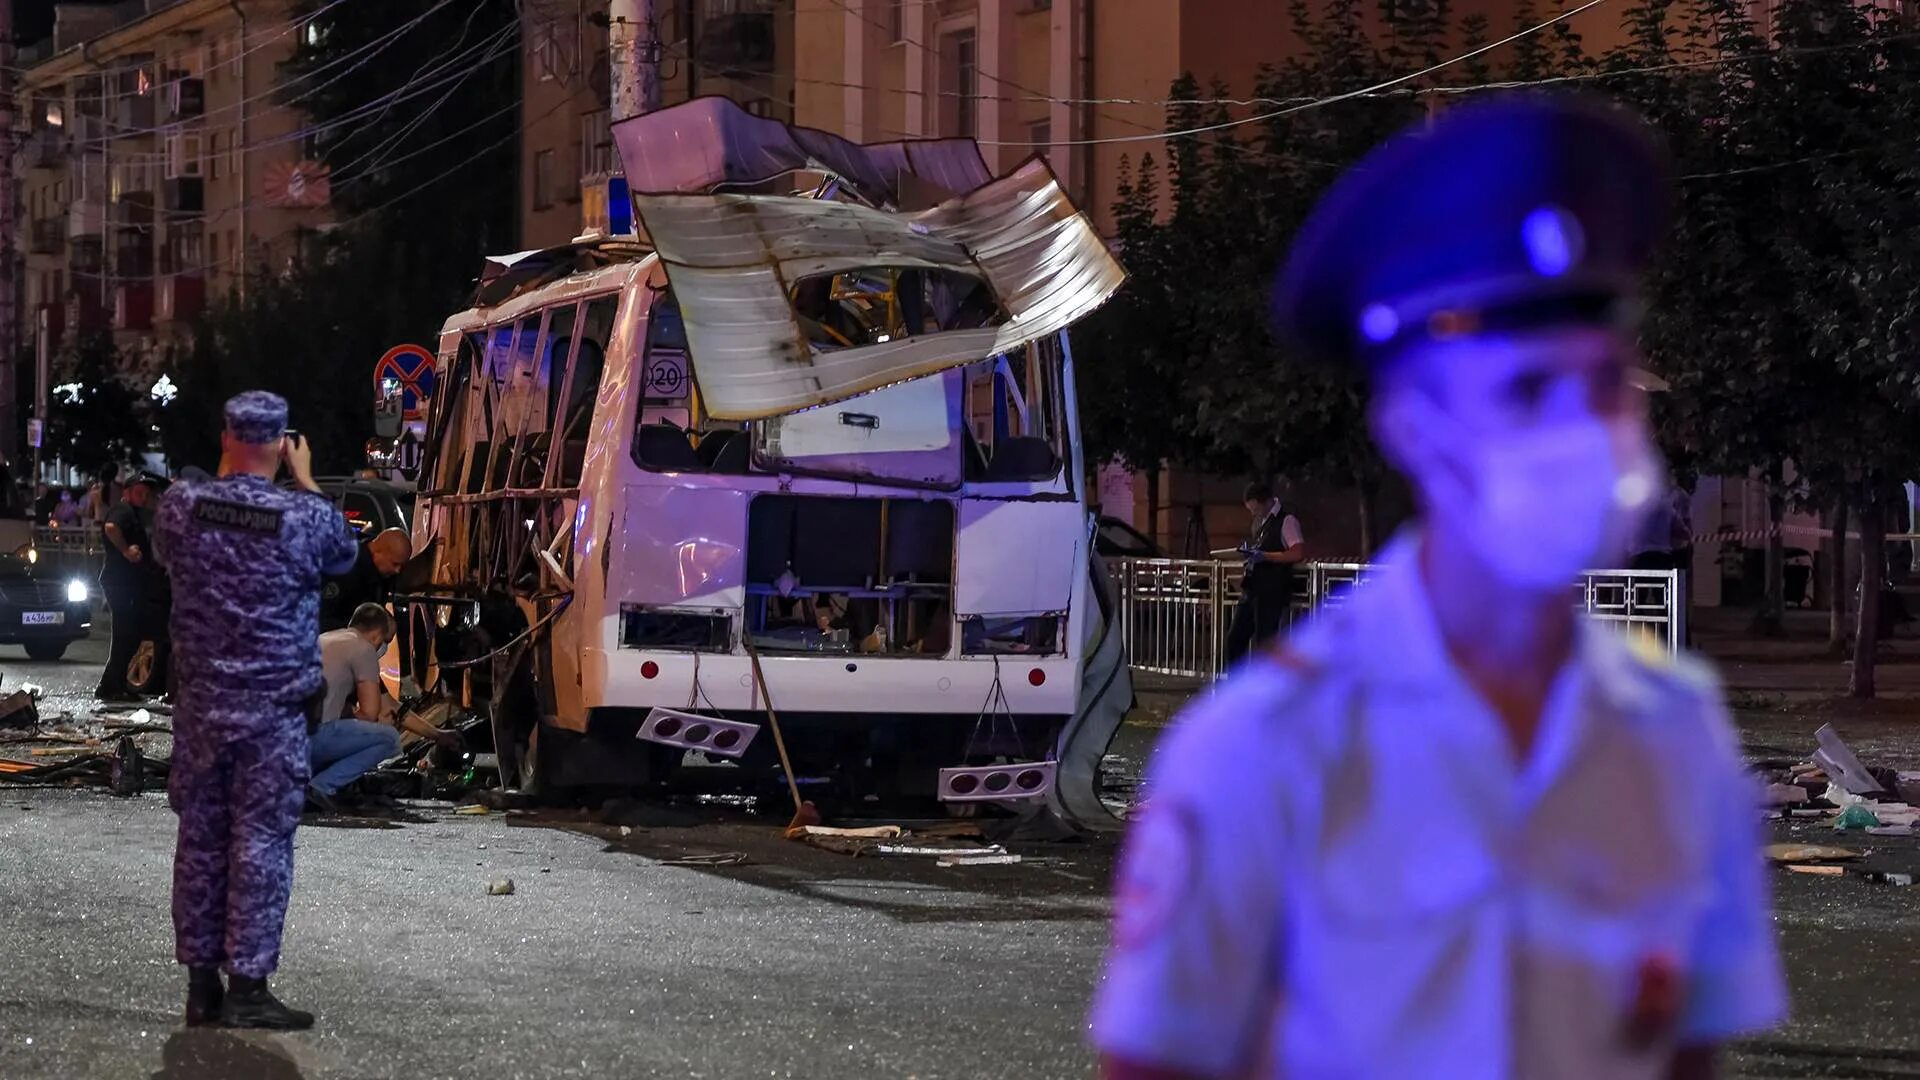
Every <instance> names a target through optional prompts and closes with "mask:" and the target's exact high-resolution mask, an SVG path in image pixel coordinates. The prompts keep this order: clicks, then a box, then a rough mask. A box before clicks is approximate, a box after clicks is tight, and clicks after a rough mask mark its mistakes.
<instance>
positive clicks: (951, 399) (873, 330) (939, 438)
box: [633, 274, 1067, 490]
mask: <svg viewBox="0 0 1920 1080" xmlns="http://www.w3.org/2000/svg"><path fill="white" fill-rule="evenodd" d="M936 276H937V275H936ZM948 276H949V277H954V278H959V276H958V275H948ZM849 277H854V278H857V277H858V275H844V274H843V275H838V276H835V277H834V278H833V279H832V280H833V282H835V284H834V286H833V288H834V292H833V293H832V294H831V295H833V296H835V297H839V298H840V299H836V300H834V302H833V306H834V310H835V311H837V312H839V313H840V314H839V315H837V316H835V318H834V319H832V320H828V321H827V322H819V323H808V322H807V321H806V320H805V319H803V323H802V324H803V325H806V326H808V327H809V334H810V337H812V336H815V335H816V334H819V335H825V336H826V337H827V338H829V339H832V340H835V341H840V342H843V343H844V344H856V343H862V344H864V343H872V342H876V341H877V342H882V343H884V342H886V341H887V340H888V337H887V336H886V331H885V329H884V328H886V327H892V328H894V329H895V330H899V329H900V328H901V327H900V324H901V323H902V321H903V320H904V321H906V322H914V321H915V320H916V319H917V318H918V317H917V316H910V317H909V316H902V315H901V314H899V313H898V312H897V311H893V310H891V309H890V308H889V305H895V306H897V305H899V304H900V300H899V296H900V295H901V290H900V289H898V288H897V287H896V288H894V289H892V290H891V291H887V290H880V289H878V288H877V287H876V288H875V289H874V290H872V291H869V292H859V290H858V289H857V288H856V286H858V284H859V281H858V280H855V281H852V282H846V281H843V279H847V278H849ZM814 280H816V281H819V282H825V281H827V280H828V279H827V278H825V277H823V278H820V279H814ZM959 280H961V281H966V280H969V279H964V278H959ZM869 284H871V282H869ZM808 287H809V283H808V282H807V281H803V282H802V283H801V285H800V286H799V287H798V288H797V293H803V292H804V291H805V289H806V288H808ZM843 288H844V289H845V291H844V292H843V291H841V290H842V289H843ZM856 294H857V295H858V296H859V297H861V298H862V299H860V300H859V302H858V303H854V301H853V300H851V299H847V298H848V297H853V296H855V295H856ZM970 295H976V294H970V293H963V292H960V291H954V290H946V291H944V292H942V291H941V290H929V291H928V292H926V293H925V294H923V295H922V299H924V300H925V301H926V302H928V303H929V304H936V306H942V310H945V311H946V312H947V313H948V315H949V316H951V315H952V314H953V313H954V312H956V311H958V310H959V309H960V308H962V307H964V306H965V305H966V304H967V303H968V302H969V301H968V299H967V296H970ZM956 305H957V306H956ZM796 310H804V308H803V305H802V302H801V300H800V299H796ZM652 312H653V313H652V316H651V317H650V319H649V321H648V333H647V352H646V361H645V365H646V366H645V373H644V375H643V383H644V385H645V386H646V388H647V389H646V394H645V397H644V399H643V401H642V403H641V407H640V409H639V410H638V412H637V414H636V420H637V424H636V430H635V433H634V443H633V457H634V460H635V462H636V463H637V464H639V465H640V466H641V467H642V468H645V469H649V470H653V471H659V472H708V473H734V474H746V473H752V472H763V473H766V472H770V473H789V474H796V475H811V476H826V477H839V478H846V479H854V480H877V481H890V482H896V483H901V484H905V485H908V486H915V487H931V488H939V489H948V490H951V489H954V488H958V487H960V486H961V485H963V484H970V483H1004V482H1025V483H1033V482H1043V481H1048V480H1052V479H1054V478H1056V477H1058V476H1059V475H1060V473H1061V471H1062V469H1063V467H1064V463H1065V461H1066V458H1067V453H1066V450H1067V437H1066V424H1065V417H1066V409H1065V400H1064V397H1063V387H1062V379H1061V375H1062V359H1063V358H1062V354H1061V351H1060V348H1059V345H1058V342H1057V341H1055V340H1054V339H1051V338H1048V339H1043V340H1042V341H1038V342H1035V343H1033V344H1031V345H1028V346H1025V347H1023V348H1020V349H1016V350H1014V351H1013V352H1012V353H1010V354H1008V355H1005V356H997V357H992V358H989V359H986V360H981V361H977V362H974V363H972V364H968V365H965V366H960V367H954V368H950V369H948V370H946V371H944V372H940V373H937V374H935V375H930V376H926V377H923V378H918V379H911V380H908V381H906V382H901V383H896V384H894V385H892V386H887V387H883V388H881V389H879V390H874V391H871V392H869V393H865V394H861V395H858V396H856V397H852V398H848V399H846V400H844V401H840V402H836V403H834V404H831V405H823V406H819V407H816V408H812V409H804V410H801V411H799V412H793V413H787V414H785V415H781V416H775V417H770V418H768V419H765V420H758V421H752V422H748V423H734V422H727V421H715V420H712V419H710V418H707V417H704V416H703V415H702V413H701V411H700V408H699V394H698V389H697V387H696V386H695V385H694V380H693V378H692V373H691V366H690V362H689V359H688V352H687V345H686V333H685V329H684V326H683V324H682V321H681V317H680V312H679V308H678V306H677V305H676V304H675V303H674V301H673V298H672V295H671V293H670V292H667V293H663V294H662V295H661V296H659V297H658V298H657V299H656V301H655V303H654V305H653V309H652ZM924 325H926V326H928V327H930V328H931V327H934V326H938V325H947V324H946V323H944V322H933V321H929V322H927V323H925V324H924ZM815 327H817V328H818V329H817V330H816V329H815Z"/></svg>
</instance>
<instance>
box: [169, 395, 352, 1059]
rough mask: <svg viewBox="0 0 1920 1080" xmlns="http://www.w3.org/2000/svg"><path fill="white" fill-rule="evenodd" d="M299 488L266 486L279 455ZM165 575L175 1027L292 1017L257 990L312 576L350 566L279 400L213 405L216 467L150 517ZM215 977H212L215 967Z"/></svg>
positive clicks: (267, 950)
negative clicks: (170, 679)
mask: <svg viewBox="0 0 1920 1080" xmlns="http://www.w3.org/2000/svg"><path fill="white" fill-rule="evenodd" d="M283 464H284V465H285V467H286V468H287V471H288V472H289V474H290V475H291V476H292V478H293V480H294V483H295V484H296V485H297V487H298V490H291V491H290V490H287V489H285V488H281V487H279V486H277V485H275V484H274V478H275V477H276V476H277V475H278V474H279V472H280V468H281V466H282V465H283ZM153 541H154V549H155V554H156V555H157V556H158V557H159V559H160V562H161V563H162V564H163V565H164V566H165V567H166V568H167V570H168V571H169V573H171V575H172V577H173V583H174V586H175V588H174V597H175V600H174V606H173V615H172V627H173V642H174V663H175V665H176V671H177V674H178V680H179V691H178V693H179V702H178V704H177V706H176V707H175V710H174V720H173V731H174V749H173V762H172V772H171V775H170V777H169V779H168V796H169V801H170V803H171V804H172V806H173V810H174V812H175V813H176V814H178V815H179V818H180V833H179V841H178V844H177V846H176V848H175V853H174V881H173V921H174V936H175V954H176V956H177V958H178V959H179V961H180V963H182V964H185V965H186V966H187V970H188V980H187V1011H186V1021H187V1023H188V1025H190V1026H191V1025H198V1024H207V1023H223V1024H225V1025H227V1026H229V1027H255V1028H272V1029H282V1030H285V1029H297V1028H306V1027H310V1026H312V1024H313V1015H312V1014H311V1013H305V1012H300V1011H298V1010H295V1009H289V1008H287V1007H286V1006H285V1005H283V1004H281V1003H280V1001H279V1000H278V999H276V998H275V997H274V996H273V994H272V993H271V992H269V991H268V989H267V977H268V976H269V975H271V974H272V973H273V970H274V968H275V967H276V966H277V965H278V963H279V958H280V933H281V929H282V925H283V924H284V922H285V919H286V912H287V894H288V892H289V890H290V889H291V887H292V884H293V833H294V829H295V828H296V827H297V826H298V825H299V823H300V811H301V807H302V804H303V802H304V792H305V790H306V784H307V775H308V760H307V713H308V711H309V710H308V707H307V700H308V699H309V698H311V697H312V696H314V695H315V694H316V693H317V692H318V691H319V690H320V688H321V686H322V679H321V673H320V655H319V650H318V648H316V646H315V641H316V639H317V638H318V637H319V609H320V578H321V575H323V574H328V573H340V572H342V571H344V570H346V569H347V568H348V567H350V566H351V565H352V564H353V560H354V556H355V554H356V552H357V549H356V547H355V545H354V540H353V534H352V532H351V531H350V530H349V529H348V528H347V523H346V521H345V519H344V518H342V517H341V516H340V511H339V510H338V509H336V508H335V507H334V505H333V503H332V501H331V500H329V499H327V498H326V496H324V495H322V494H320V489H319V487H318V486H317V485H315V484H314V482H313V471H312V455H311V451H310V450H309V449H308V447H307V444H306V441H305V440H304V439H302V438H301V437H300V436H299V434H298V433H297V432H291V431H288V430H287V403H286V400H285V399H284V398H281V397H280V396H279V395H277V394H270V393H267V392H265V391H259V390H254V391H248V392H247V393H244V394H239V395H236V396H235V397H233V398H232V399H231V400H229V401H228V402H227V404H226V429H225V430H224V431H223V432H222V433H221V436H220V473H219V476H218V477H217V478H214V479H209V480H199V481H190V482H183V483H180V484H177V485H175V486H174V487H173V488H172V489H171V490H169V491H168V492H167V494H166V497H165V498H164V499H163V500H162V502H161V504H160V511H159V513H158V515H157V516H156V519H155V521H154V526H153ZM222 968H224V969H225V970H226V972H227V975H228V977H229V985H226V986H223V985H222V983H221V980H220V972H221V969H222Z"/></svg>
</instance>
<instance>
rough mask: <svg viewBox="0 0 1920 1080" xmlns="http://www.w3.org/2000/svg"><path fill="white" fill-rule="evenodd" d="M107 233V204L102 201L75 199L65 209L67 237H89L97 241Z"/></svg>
mask: <svg viewBox="0 0 1920 1080" xmlns="http://www.w3.org/2000/svg"><path fill="white" fill-rule="evenodd" d="M106 231H107V204H106V201H105V200H104V199H75V200H74V201H73V204H72V205H71V206H69V207H68V208H67V235H68V236H70V237H74V238H76V239H77V238H79V237H82V236H91V237H93V238H94V239H95V241H98V240H99V238H100V235H101V234H102V233H104V232H106Z"/></svg>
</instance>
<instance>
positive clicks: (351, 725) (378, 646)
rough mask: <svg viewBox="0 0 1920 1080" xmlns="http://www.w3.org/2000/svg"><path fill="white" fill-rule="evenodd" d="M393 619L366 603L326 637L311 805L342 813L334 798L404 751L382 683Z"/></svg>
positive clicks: (444, 735)
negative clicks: (324, 683) (324, 686)
mask: <svg viewBox="0 0 1920 1080" xmlns="http://www.w3.org/2000/svg"><path fill="white" fill-rule="evenodd" d="M393 633H394V622H393V615H392V614H390V613H389V612H388V611H387V609H386V608H383V607H381V606H380V605H379V604H361V605H360V607H359V608H358V609H356V610H355V611H354V613H353V617H352V618H351V619H349V620H348V622H347V625H346V626H345V627H343V628H341V629H339V630H330V631H328V632H326V633H324V634H321V635H320V667H321V670H322V672H323V673H324V675H325V677H326V681H327V689H326V697H325V698H324V699H323V701H322V703H321V710H320V721H321V722H320V726H319V728H318V729H316V730H315V731H314V733H313V738H312V750H311V754H310V757H311V760H312V765H313V779H312V780H311V781H310V782H309V783H308V785H307V802H308V803H310V804H311V805H313V806H315V807H317V808H318V809H320V810H324V811H326V812H328V813H338V812H339V810H340V807H339V805H338V804H337V803H336V802H335V801H334V797H335V796H337V795H339V794H340V789H341V788H344V787H346V786H347V785H348V784H351V783H353V782H354V781H355V780H358V779H359V778H360V777H362V776H365V775H366V773H367V770H369V769H372V768H373V767H374V766H376V765H378V764H380V763H381V762H383V761H385V760H387V759H388V758H390V757H392V756H393V755H395V754H397V753H399V752H400V727H396V726H395V718H394V717H395V713H396V712H397V707H396V706H395V704H394V701H393V699H392V698H390V697H388V696H387V695H386V692H385V690H384V688H383V687H382V686H381V684H380V657H381V654H383V653H385V652H386V649H387V646H388V645H389V644H391V643H392V641H393ZM401 725H402V726H405V727H407V728H408V729H409V730H413V731H416V732H418V733H419V734H421V735H425V736H426V737H427V738H429V739H432V740H433V741H434V742H435V743H438V744H440V745H442V746H453V745H457V744H458V743H459V740H460V737H459V735H458V734H457V733H455V732H452V731H443V730H441V729H439V728H436V727H433V726H432V725H430V724H427V723H425V722H424V721H420V720H417V719H415V718H413V717H408V718H406V719H405V720H403V721H401Z"/></svg>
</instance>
